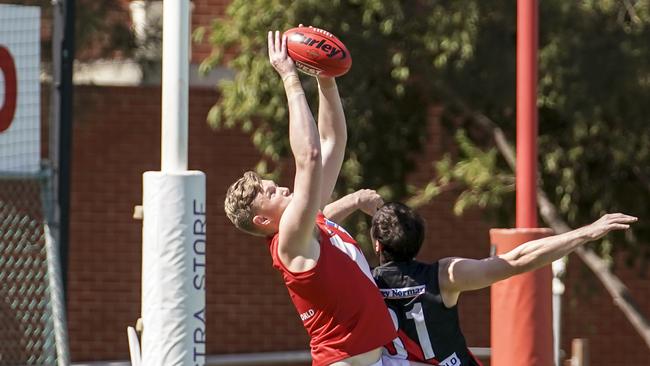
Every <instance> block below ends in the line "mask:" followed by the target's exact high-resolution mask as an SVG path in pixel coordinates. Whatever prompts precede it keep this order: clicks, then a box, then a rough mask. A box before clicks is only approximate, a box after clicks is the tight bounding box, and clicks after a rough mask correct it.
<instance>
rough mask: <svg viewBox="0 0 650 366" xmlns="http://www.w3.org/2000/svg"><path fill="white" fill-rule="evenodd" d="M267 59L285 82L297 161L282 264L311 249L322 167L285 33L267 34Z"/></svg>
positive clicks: (282, 228)
mask: <svg viewBox="0 0 650 366" xmlns="http://www.w3.org/2000/svg"><path fill="white" fill-rule="evenodd" d="M268 47H269V60H270V62H271V64H272V65H273V67H274V68H275V70H276V71H277V72H278V74H279V75H280V77H281V78H282V82H283V83H284V90H285V92H286V94H287V102H288V104H289V143H290V145H291V151H292V153H293V156H294V160H295V163H296V176H295V179H294V190H293V198H292V200H291V202H290V203H289V205H288V206H287V208H286V210H285V211H284V213H283V215H282V218H281V219H280V225H279V230H278V232H279V234H278V235H279V238H278V240H279V243H278V255H279V256H280V259H281V260H282V261H283V262H284V264H285V265H287V266H290V265H291V262H292V261H293V260H294V259H295V258H296V257H298V256H305V255H308V254H309V253H312V252H313V248H312V246H313V245H315V241H314V239H313V230H314V222H315V218H316V213H317V212H318V210H319V200H318V199H317V198H318V197H320V191H321V179H322V166H321V152H320V141H319V137H318V130H317V128H316V123H315V122H314V117H313V116H312V114H311V111H310V109H309V105H308V104H307V100H306V99H305V93H304V91H303V89H302V85H301V84H300V79H299V78H298V74H297V72H296V68H295V66H294V63H293V61H292V60H291V58H289V56H288V55H287V39H286V36H282V37H281V36H280V32H278V31H276V32H275V34H273V33H272V32H269V34H268Z"/></svg>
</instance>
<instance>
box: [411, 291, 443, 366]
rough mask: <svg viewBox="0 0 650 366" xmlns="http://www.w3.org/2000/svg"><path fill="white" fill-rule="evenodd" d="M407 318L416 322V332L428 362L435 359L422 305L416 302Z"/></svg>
mask: <svg viewBox="0 0 650 366" xmlns="http://www.w3.org/2000/svg"><path fill="white" fill-rule="evenodd" d="M406 318H408V319H413V321H414V322H415V331H416V332H417V333H418V343H420V347H422V353H423V354H424V358H425V359H426V360H428V359H431V358H433V357H435V355H436V354H435V353H434V352H433V347H432V346H431V339H429V331H428V330H427V323H426V322H425V320H424V310H422V303H420V302H416V303H415V304H413V308H412V309H411V310H409V311H407V312H406Z"/></svg>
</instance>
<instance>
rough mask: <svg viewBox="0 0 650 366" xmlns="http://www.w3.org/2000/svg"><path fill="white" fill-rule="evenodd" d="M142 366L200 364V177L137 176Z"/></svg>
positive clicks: (187, 173)
mask: <svg viewBox="0 0 650 366" xmlns="http://www.w3.org/2000/svg"><path fill="white" fill-rule="evenodd" d="M142 204H143V213H144V219H143V230H142V239H143V242H142V321H143V332H142V365H143V366H175V365H183V366H185V365H192V366H202V365H204V364H205V341H206V333H205V259H206V257H205V249H206V203H205V174H204V173H202V172H199V171H184V172H146V173H144V175H143V201H142Z"/></svg>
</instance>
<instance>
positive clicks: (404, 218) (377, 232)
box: [370, 202, 424, 261]
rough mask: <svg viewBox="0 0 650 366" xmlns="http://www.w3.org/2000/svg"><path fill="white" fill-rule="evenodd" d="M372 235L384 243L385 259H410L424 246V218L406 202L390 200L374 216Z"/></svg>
mask: <svg viewBox="0 0 650 366" xmlns="http://www.w3.org/2000/svg"><path fill="white" fill-rule="evenodd" d="M370 235H371V236H372V239H373V240H377V241H379V243H380V244H381V245H382V249H381V253H380V254H381V256H382V257H383V260H384V261H408V260H411V259H413V258H414V257H415V256H416V255H417V254H418V252H419V251H420V247H422V242H423V241H424V220H423V219H422V217H420V215H418V214H417V213H416V212H415V211H413V210H412V209H411V208H410V207H408V206H406V205H405V204H403V203H399V202H389V203H387V204H385V205H383V206H382V207H381V208H379V210H377V212H376V213H375V215H374V216H373V217H372V228H371V229H370Z"/></svg>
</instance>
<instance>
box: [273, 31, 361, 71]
mask: <svg viewBox="0 0 650 366" xmlns="http://www.w3.org/2000/svg"><path fill="white" fill-rule="evenodd" d="M284 34H286V35H287V52H288V54H289V57H291V58H292V59H293V61H294V63H295V64H296V68H297V69H298V70H300V71H302V72H304V73H305V74H307V75H311V76H318V75H320V76H331V77H337V76H341V75H343V74H345V73H346V72H348V70H350V66H352V57H350V52H349V51H348V49H347V48H346V47H345V45H344V44H343V42H341V41H340V40H339V39H338V38H336V37H335V36H334V35H333V34H332V33H330V32H328V31H325V30H323V29H319V28H314V27H297V28H291V29H289V30H287V31H286V32H284Z"/></svg>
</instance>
